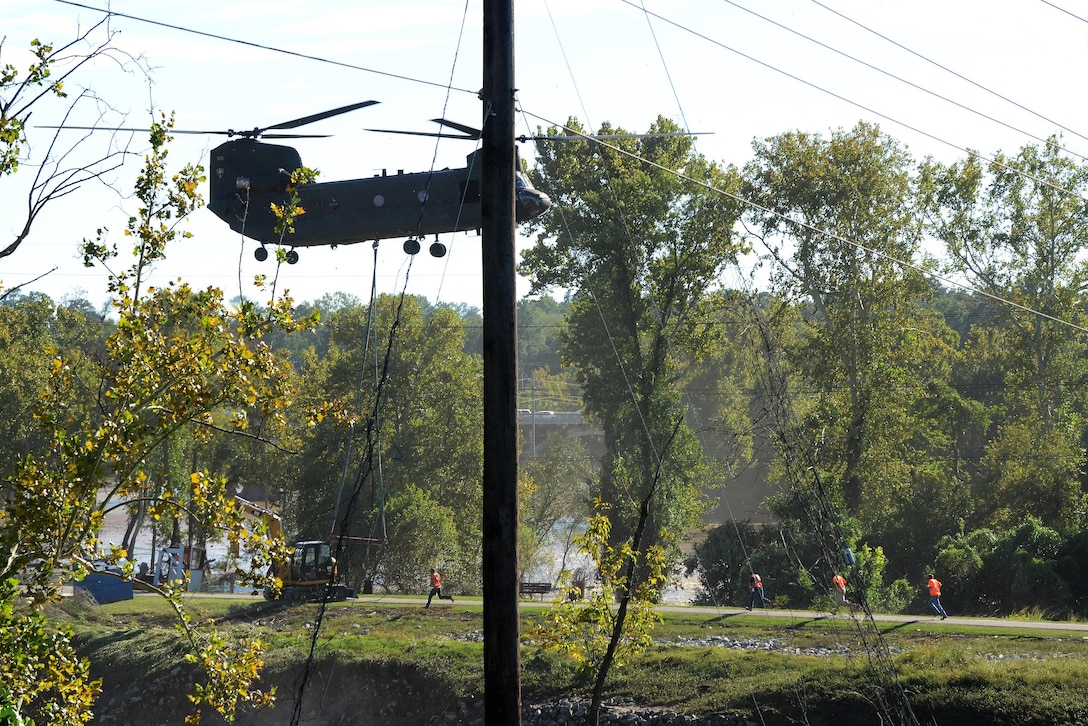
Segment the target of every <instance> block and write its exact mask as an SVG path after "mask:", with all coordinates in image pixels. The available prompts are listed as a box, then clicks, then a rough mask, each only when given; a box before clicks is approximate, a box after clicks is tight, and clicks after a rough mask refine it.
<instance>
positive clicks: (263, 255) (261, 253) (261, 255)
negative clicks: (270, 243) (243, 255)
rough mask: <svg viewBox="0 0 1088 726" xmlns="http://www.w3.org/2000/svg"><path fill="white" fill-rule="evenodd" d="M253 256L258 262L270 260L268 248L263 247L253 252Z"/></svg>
mask: <svg viewBox="0 0 1088 726" xmlns="http://www.w3.org/2000/svg"><path fill="white" fill-rule="evenodd" d="M253 256H254V257H256V258H257V262H264V261H265V260H267V259H268V248H267V247H265V246H264V245H261V246H260V247H258V248H257V249H255V250H253Z"/></svg>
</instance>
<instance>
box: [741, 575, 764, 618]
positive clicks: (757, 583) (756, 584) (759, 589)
mask: <svg viewBox="0 0 1088 726" xmlns="http://www.w3.org/2000/svg"><path fill="white" fill-rule="evenodd" d="M748 588H749V589H750V590H751V594H749V595H748V607H746V608H745V610H751V609H752V606H753V605H755V604H756V598H759V604H760V605H762V606H763V607H767V603H769V602H770V600H768V599H767V598H765V597H764V596H763V578H761V577H760V576H759V575H758V574H757V573H755V572H753V573H752V574H751V575H750V576H749V577H748Z"/></svg>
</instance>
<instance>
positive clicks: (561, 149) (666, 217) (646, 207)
mask: <svg viewBox="0 0 1088 726" xmlns="http://www.w3.org/2000/svg"><path fill="white" fill-rule="evenodd" d="M568 125H569V127H570V128H571V129H573V131H574V132H578V133H580V132H581V128H580V126H579V125H578V124H577V122H576V121H573V120H572V121H571V122H569V124H568ZM649 131H650V133H651V134H658V135H657V136H653V137H644V138H631V139H623V140H620V141H618V142H617V143H616V146H610V145H603V144H590V143H589V142H587V141H585V140H575V141H571V142H568V143H562V144H550V145H546V146H543V147H541V149H540V151H539V157H538V165H537V167H536V169H535V170H534V172H533V173H534V183H535V184H536V185H537V186H538V188H540V189H542V190H544V191H546V192H547V193H548V194H549V195H550V196H551V198H552V199H553V201H554V202H555V205H556V207H557V211H556V212H554V213H552V214H549V215H545V216H543V217H540V218H538V219H537V220H534V222H533V227H534V228H535V230H536V231H537V232H538V233H539V234H538V241H537V243H536V245H535V246H534V247H533V248H532V249H530V250H529V251H528V252H527V253H526V255H525V257H524V260H523V263H522V271H523V272H524V273H525V274H527V275H528V276H529V277H530V279H531V280H532V281H533V291H534V293H535V292H540V291H543V290H546V289H548V288H552V287H561V288H564V289H567V290H570V291H571V293H570V303H569V304H570V312H569V314H568V330H567V331H566V332H565V334H564V336H563V349H562V355H563V358H564V360H565V361H566V362H567V364H568V365H569V366H570V367H571V368H572V369H573V371H574V375H575V377H576V379H577V380H578V382H579V383H580V384H581V385H582V388H583V392H584V407H583V411H584V412H585V414H587V415H588V416H589V417H590V418H591V419H592V420H594V421H597V422H599V423H600V425H601V427H602V429H603V431H604V438H605V447H606V454H605V461H604V464H603V467H602V470H601V474H600V478H599V480H598V482H597V486H598V491H599V494H600V497H601V498H602V499H603V500H604V501H605V502H607V503H609V504H610V505H611V506H612V507H613V509H612V512H611V514H610V517H611V519H612V529H611V536H612V537H613V544H615V543H617V542H621V541H623V540H625V539H627V538H629V537H630V536H631V534H632V532H633V531H634V530H635V521H636V520H637V517H638V510H639V505H640V502H641V501H642V498H643V496H644V495H645V493H646V492H647V491H649V490H650V487H651V483H652V482H655V477H656V476H658V475H660V482H659V486H657V487H656V492H657V494H656V498H655V500H654V501H653V502H652V505H651V514H650V519H651V521H650V523H649V525H648V526H647V527H646V532H647V533H648V536H649V537H650V538H651V539H650V540H649V541H648V542H646V543H643V545H642V546H636V547H635V549H636V550H640V551H641V550H643V549H644V548H645V546H646V545H649V544H652V543H653V541H654V538H656V536H657V534H656V533H657V532H658V531H660V530H661V529H662V528H664V529H668V530H669V531H672V532H684V531H686V530H687V529H688V528H689V527H690V525H691V524H692V523H693V522H694V521H695V517H696V516H697V515H698V513H699V512H700V511H701V508H702V506H703V498H702V495H701V493H700V492H701V489H702V487H703V485H704V484H705V481H704V476H705V475H706V469H705V467H704V466H703V462H702V456H701V453H700V449H699V446H698V442H697V441H696V440H695V438H694V436H693V435H692V433H691V430H690V428H688V426H687V425H686V424H683V423H682V424H681V426H680V427H679V429H677V427H676V423H677V421H683V419H684V411H685V406H684V404H683V400H682V391H683V386H684V383H685V382H686V381H687V379H688V376H689V375H690V366H689V362H690V361H691V360H692V359H695V358H697V357H698V355H699V352H700V351H701V350H703V348H704V346H706V345H707V343H708V340H709V338H708V336H707V334H706V326H703V325H702V324H701V316H702V314H703V313H704V312H705V310H706V305H707V301H708V295H709V293H710V291H711V290H712V289H713V288H714V286H715V285H716V283H717V279H718V275H719V273H720V272H721V270H722V268H723V266H724V265H726V264H727V263H729V262H730V261H731V260H732V259H733V258H734V255H735V254H737V252H738V251H739V250H740V247H739V245H738V243H737V241H736V240H735V239H734V237H733V234H732V226H733V222H734V220H735V218H736V214H737V210H736V204H735V203H734V202H733V200H732V199H731V198H730V197H728V196H725V195H723V194H721V193H720V192H718V191H713V190H712V188H716V189H730V188H732V185H733V184H734V176H733V173H732V172H731V171H729V170H723V169H721V168H719V167H718V166H717V165H716V164H713V163H710V162H708V161H707V160H706V159H704V158H703V157H702V156H700V155H698V154H696V153H695V152H694V150H693V145H692V140H691V138H690V137H687V136H683V135H678V133H677V132H679V128H678V127H677V126H676V124H674V123H673V122H671V121H668V120H665V119H662V118H659V119H658V120H657V121H656V122H655V123H654V124H653V125H652V126H651V128H650V129H649ZM552 132H553V133H554V132H555V130H554V129H553V130H552ZM622 132H623V130H622V129H614V128H612V127H611V126H610V125H608V124H605V125H604V126H603V127H602V128H601V129H600V133H601V134H602V135H605V134H614V133H622ZM666 441H671V444H670V446H669V447H668V450H669V456H668V458H667V459H662V458H660V456H661V452H662V451H664V449H665V446H664V444H665V442H666ZM621 461H622V462H626V464H623V463H621ZM624 466H632V467H633V471H634V472H637V473H636V475H634V476H632V477H621V476H620V475H619V473H618V472H619V471H620V469H621V468H623V467H624ZM655 483H657V482H655ZM671 546H675V544H674V545H671ZM676 557H677V554H676V551H673V550H670V559H671V560H672V561H675V559H676ZM636 582H637V578H636Z"/></svg>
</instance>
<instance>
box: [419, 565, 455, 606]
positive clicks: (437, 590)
mask: <svg viewBox="0 0 1088 726" xmlns="http://www.w3.org/2000/svg"><path fill="white" fill-rule="evenodd" d="M435 595H438V599H439V600H449V601H450V602H453V595H443V594H442V575H440V574H439V573H438V570H435V569H432V570H431V592H430V594H428V595H427V604H426V605H424V606H423V607H425V608H429V607H430V606H431V598H433V597H434V596H435Z"/></svg>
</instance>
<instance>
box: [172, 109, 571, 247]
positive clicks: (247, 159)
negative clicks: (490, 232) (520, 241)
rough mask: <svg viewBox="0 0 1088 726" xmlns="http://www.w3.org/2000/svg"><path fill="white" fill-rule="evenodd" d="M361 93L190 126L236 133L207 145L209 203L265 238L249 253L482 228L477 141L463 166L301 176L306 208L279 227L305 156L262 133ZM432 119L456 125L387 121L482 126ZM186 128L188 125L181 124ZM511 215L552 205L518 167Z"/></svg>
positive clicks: (413, 239)
mask: <svg viewBox="0 0 1088 726" xmlns="http://www.w3.org/2000/svg"><path fill="white" fill-rule="evenodd" d="M375 103H377V101H362V102H360V103H355V104H351V105H349V106H343V107H341V108H337V109H332V110H330V111H325V112H323V113H319V114H314V115H312V116H306V117H303V118H300V119H294V120H292V121H286V122H284V123H280V124H276V125H274V126H267V127H264V128H255V129H253V130H251V131H241V132H237V131H225V132H193V133H225V134H227V135H229V136H232V137H233V136H238V137H240V138H237V139H232V140H231V141H227V142H226V143H224V144H221V145H219V146H217V147H216V148H215V149H213V150H212V152H211V164H210V173H209V178H210V182H209V194H208V208H209V209H210V210H211V211H212V212H213V213H215V215H216V216H217V217H219V218H220V219H221V220H223V221H224V222H226V223H227V224H228V225H230V228H231V229H233V230H234V231H235V232H238V233H240V234H242V235H243V236H245V237H249V238H250V239H253V240H256V241H257V242H260V243H261V246H260V247H258V248H257V249H256V250H255V252H254V256H255V257H256V258H257V260H259V261H263V260H265V259H267V258H268V248H267V247H266V245H282V246H289V247H291V248H292V249H290V250H289V251H288V252H287V255H286V259H287V262H288V263H290V264H294V263H295V262H297V261H298V252H297V251H296V250H295V249H294V248H297V247H313V246H317V245H330V246H332V247H336V246H337V245H341V244H352V243H356V242H366V241H376V240H381V239H390V238H399V237H406V238H407V240H406V241H405V242H404V251H405V252H406V253H408V254H411V255H414V254H417V253H418V252H419V251H420V243H419V240H420V238H422V237H424V236H425V235H431V234H433V235H436V236H437V235H438V234H441V233H444V232H463V231H469V230H473V229H479V228H480V226H481V218H480V214H481V212H480V164H479V159H478V154H479V152H478V151H474V152H473V153H471V154H469V155H468V156H467V158H466V164H465V167H464V168H459V169H448V168H447V169H442V170H439V171H425V172H416V173H409V174H405V173H403V172H402V171H398V172H397V173H396V174H388V173H386V172H385V171H384V170H383V171H382V173H381V174H380V175H375V176H374V177H371V178H369V179H351V180H347V181H336V182H317V183H313V184H302V185H299V186H298V187H297V188H296V194H297V195H298V198H299V206H301V207H302V208H303V210H305V214H303V215H300V216H299V217H297V218H296V219H295V220H294V223H293V228H294V232H293V233H281V232H277V231H276V226H277V223H278V221H279V220H278V218H277V217H276V215H275V214H274V213H273V211H272V208H271V205H272V204H276V205H281V206H282V205H283V204H285V202H287V200H288V196H289V195H288V191H287V187H288V183H289V182H290V179H291V174H292V172H293V171H294V170H295V169H298V168H299V167H301V166H302V159H301V157H300V156H299V154H298V152H297V151H296V150H295V149H294V148H292V147H290V146H281V145H277V144H269V143H264V142H262V141H260V140H259V139H261V138H307V137H312V135H302V134H279V133H268V132H274V131H280V130H284V129H293V128H298V127H300V126H303V125H306V124H310V123H313V122H315V121H319V120H322V119H326V118H329V117H331V116H336V115H339V114H342V113H347V112H348V111H354V110H355V109H358V108H363V107H365V106H372V105H374V104H375ZM434 120H435V121H436V122H438V123H440V124H443V125H445V126H448V127H450V128H453V129H455V130H457V131H458V132H459V133H457V134H443V133H430V132H413V131H388V130H384V129H369V130H371V131H379V132H385V133H406V134H412V135H422V136H439V137H442V138H456V139H466V140H473V139H478V138H479V133H480V132H479V131H477V130H475V129H473V128H471V127H469V126H465V125H462V124H458V123H455V122H451V121H446V120H443V119H434ZM186 133H188V132H186ZM516 185H517V189H516V205H515V206H516V212H515V214H516V219H517V221H518V222H524V221H526V220H529V219H533V218H534V217H538V216H540V215H541V214H543V213H544V212H545V211H547V209H548V207H550V206H551V199H549V198H548V195H547V194H544V193H543V192H540V191H538V190H536V189H534V188H533V185H532V184H531V183H530V182H529V179H528V177H526V176H525V174H523V173H522V172H521V170H520V162H519V164H518V170H517V172H516ZM429 251H430V253H431V255H432V256H434V257H442V256H444V255H445V254H446V246H445V245H444V244H442V243H441V242H439V241H437V239H436V240H435V242H434V243H433V244H431V246H430V250H429Z"/></svg>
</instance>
